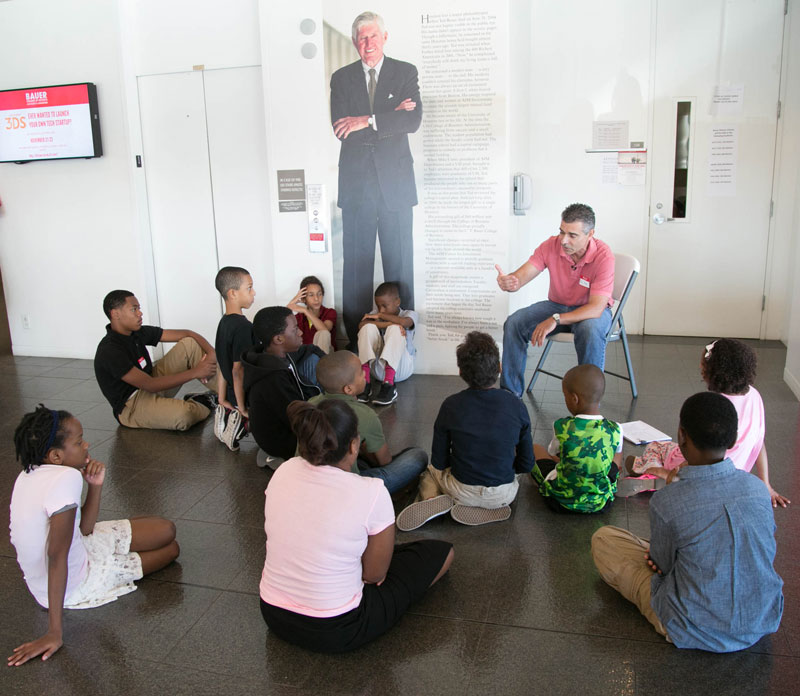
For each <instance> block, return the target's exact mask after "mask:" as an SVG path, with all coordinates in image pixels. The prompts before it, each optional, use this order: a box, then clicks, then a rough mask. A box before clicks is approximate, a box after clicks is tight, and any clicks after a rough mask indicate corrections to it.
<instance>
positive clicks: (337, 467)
mask: <svg viewBox="0 0 800 696" xmlns="http://www.w3.org/2000/svg"><path fill="white" fill-rule="evenodd" d="M288 415H289V421H290V423H291V426H292V430H293V432H294V434H295V435H296V436H297V441H298V449H299V452H300V456H299V457H294V458H293V459H289V460H288V461H286V462H284V463H283V464H282V465H281V466H280V468H279V469H278V470H277V471H276V472H275V473H274V474H273V476H272V479H271V480H270V482H269V486H268V487H267V490H266V504H265V507H264V529H265V531H266V533H267V554H266V560H265V562H264V571H263V573H262V575H261V585H260V595H261V613H262V615H263V617H264V621H265V622H266V623H267V626H268V627H269V630H270V631H271V632H272V633H274V634H276V635H277V636H279V637H280V638H283V639H284V640H286V641H289V642H290V643H295V644H297V645H300V646H302V647H304V648H307V649H310V650H316V651H318V652H327V653H333V652H345V651H348V650H354V649H355V648H357V647H359V646H361V645H363V644H364V643H366V642H368V641H370V640H372V639H374V638H377V637H378V636H379V635H381V634H383V633H385V632H386V631H388V630H389V629H390V628H391V627H392V626H393V625H394V624H395V623H396V622H397V621H398V620H399V619H400V617H401V616H402V614H403V613H404V612H405V611H406V609H407V608H408V607H409V605H410V604H411V603H412V602H415V601H416V600H418V599H419V598H420V597H422V595H423V594H425V592H426V591H427V589H428V587H430V586H431V585H432V584H433V583H435V582H436V581H437V580H438V579H439V578H440V577H442V576H443V575H444V574H445V573H446V572H447V569H448V568H449V567H450V563H451V562H452V559H453V547H452V544H449V543H447V542H444V541H436V540H426V541H417V542H412V543H410V544H401V545H398V546H395V545H394V508H393V507H392V500H391V498H390V497H389V493H388V491H387V490H386V487H385V486H384V484H383V481H381V480H380V479H374V478H365V477H362V476H358V474H353V473H351V468H352V465H353V463H354V462H355V460H356V457H358V450H359V444H360V438H359V435H358V419H357V418H356V415H355V413H354V412H353V409H352V408H351V407H350V406H349V405H347V403H345V402H344V401H340V400H328V401H323V402H322V403H320V404H319V405H318V406H314V405H312V404H309V403H307V402H303V401H294V402H292V403H291V404H289V408H288Z"/></svg>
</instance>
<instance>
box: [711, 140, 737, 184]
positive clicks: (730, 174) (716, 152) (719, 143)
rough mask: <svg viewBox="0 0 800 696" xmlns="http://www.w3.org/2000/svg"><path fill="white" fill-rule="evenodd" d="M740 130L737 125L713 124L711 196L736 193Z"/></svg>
mask: <svg viewBox="0 0 800 696" xmlns="http://www.w3.org/2000/svg"><path fill="white" fill-rule="evenodd" d="M738 149H739V130H738V127H737V126H735V125H728V126H712V128H711V142H710V145H709V153H708V188H707V193H708V195H709V196H735V195H736V161H737V159H738Z"/></svg>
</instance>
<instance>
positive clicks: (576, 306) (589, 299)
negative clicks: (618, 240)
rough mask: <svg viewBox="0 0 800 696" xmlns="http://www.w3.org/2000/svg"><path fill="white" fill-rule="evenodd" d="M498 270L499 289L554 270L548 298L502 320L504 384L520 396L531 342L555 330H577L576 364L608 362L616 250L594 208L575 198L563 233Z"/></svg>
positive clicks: (516, 287) (564, 219)
mask: <svg viewBox="0 0 800 696" xmlns="http://www.w3.org/2000/svg"><path fill="white" fill-rule="evenodd" d="M495 268H496V269H497V284H498V285H499V286H500V289H501V290H505V291H506V292H516V291H517V290H519V289H520V288H521V287H522V286H523V285H525V284H526V283H529V282H530V281H531V280H533V279H534V278H535V277H536V276H538V275H539V274H540V273H541V272H542V271H543V270H544V269H545V268H546V269H547V270H548V271H549V272H550V291H549V292H548V294H547V298H548V299H547V300H544V301H542V302H537V303H535V304H532V305H531V306H530V307H524V308H523V309H519V310H517V311H516V312H514V313H513V314H512V315H511V316H510V317H509V318H508V319H506V323H505V324H504V325H503V372H502V375H501V377H500V386H501V387H502V388H503V389H507V390H508V391H510V392H512V393H513V394H516V395H517V396H518V397H521V396H522V392H523V390H524V389H525V382H524V376H525V362H526V359H527V357H528V356H527V348H528V341H530V342H531V343H532V344H533V345H535V346H541V345H542V344H543V343H544V340H545V338H546V337H547V336H548V335H550V334H552V333H559V332H562V331H571V332H572V333H573V334H575V350H576V352H577V353H578V364H579V365H584V364H587V363H589V364H592V365H597V367H599V368H600V369H601V370H602V369H603V367H604V365H605V361H606V333H607V332H608V329H609V327H610V326H611V309H610V307H611V303H612V299H611V293H612V292H613V290H614V254H613V253H611V249H610V248H609V246H608V244H606V243H605V242H601V241H600V240H599V239H595V237H594V211H593V210H592V209H591V208H590V207H589V206H588V205H583V204H582V203H573V204H572V205H569V206H567V207H566V208H565V209H564V212H563V213H561V226H560V228H559V233H558V234H557V235H555V236H553V237H550V238H549V239H547V240H546V241H544V242H543V243H542V244H540V245H539V247H537V249H536V251H534V252H533V256H531V257H530V258H529V259H528V260H527V261H526V262H525V263H524V264H522V266H520V267H519V268H518V269H517V270H516V271H514V272H513V273H510V274H505V273H503V271H502V270H501V268H500V266H495Z"/></svg>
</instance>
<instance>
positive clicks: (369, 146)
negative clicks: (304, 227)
mask: <svg viewBox="0 0 800 696" xmlns="http://www.w3.org/2000/svg"><path fill="white" fill-rule="evenodd" d="M352 38H353V44H354V45H355V47H356V50H357V51H358V54H359V56H361V60H358V61H356V62H355V63H351V64H350V65H347V66H345V67H343V68H341V69H339V70H337V71H336V72H335V73H334V74H333V77H331V123H332V124H333V132H334V134H335V135H336V137H337V138H339V140H341V141H342V147H341V152H340V154H339V202H338V205H339V207H340V208H341V209H342V228H343V229H342V237H343V261H344V269H343V273H342V276H343V277H342V294H343V301H342V304H343V310H344V311H343V314H344V324H345V329H346V330H347V336H348V338H349V340H350V345H351V346H355V345H356V342H357V335H358V323H359V321H360V320H361V318H362V317H363V315H364V313H365V312H369V311H370V310H371V308H372V293H373V291H374V287H373V281H374V279H373V268H374V266H375V233H376V232H377V235H378V239H380V244H381V258H382V260H383V277H384V280H387V281H395V282H397V283H398V284H399V286H400V297H401V299H402V302H403V307H404V308H405V309H413V307H414V248H413V237H412V208H413V206H415V205H416V204H417V188H416V184H415V183H414V165H413V160H412V158H411V149H410V148H409V145H408V134H409V133H414V132H416V131H417V129H418V128H419V126H420V123H421V122H422V102H421V100H420V96H419V81H418V79H417V69H416V68H415V67H414V66H413V65H411V63H404V62H402V61H399V60H394V59H393V58H389V57H387V56H384V54H383V46H384V43H385V42H386V39H387V38H388V34H387V32H386V29H385V28H384V25H383V19H382V18H381V17H380V16H379V15H377V14H375V13H374V12H364V13H362V14H360V15H359V16H358V17H356V19H355V21H354V22H353V30H352Z"/></svg>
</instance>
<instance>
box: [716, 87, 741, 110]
mask: <svg viewBox="0 0 800 696" xmlns="http://www.w3.org/2000/svg"><path fill="white" fill-rule="evenodd" d="M743 107H744V85H726V86H724V87H723V86H722V85H717V86H716V87H715V88H714V94H713V95H712V96H711V109H710V111H711V115H712V116H739V115H740V114H741V113H742V108H743Z"/></svg>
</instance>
